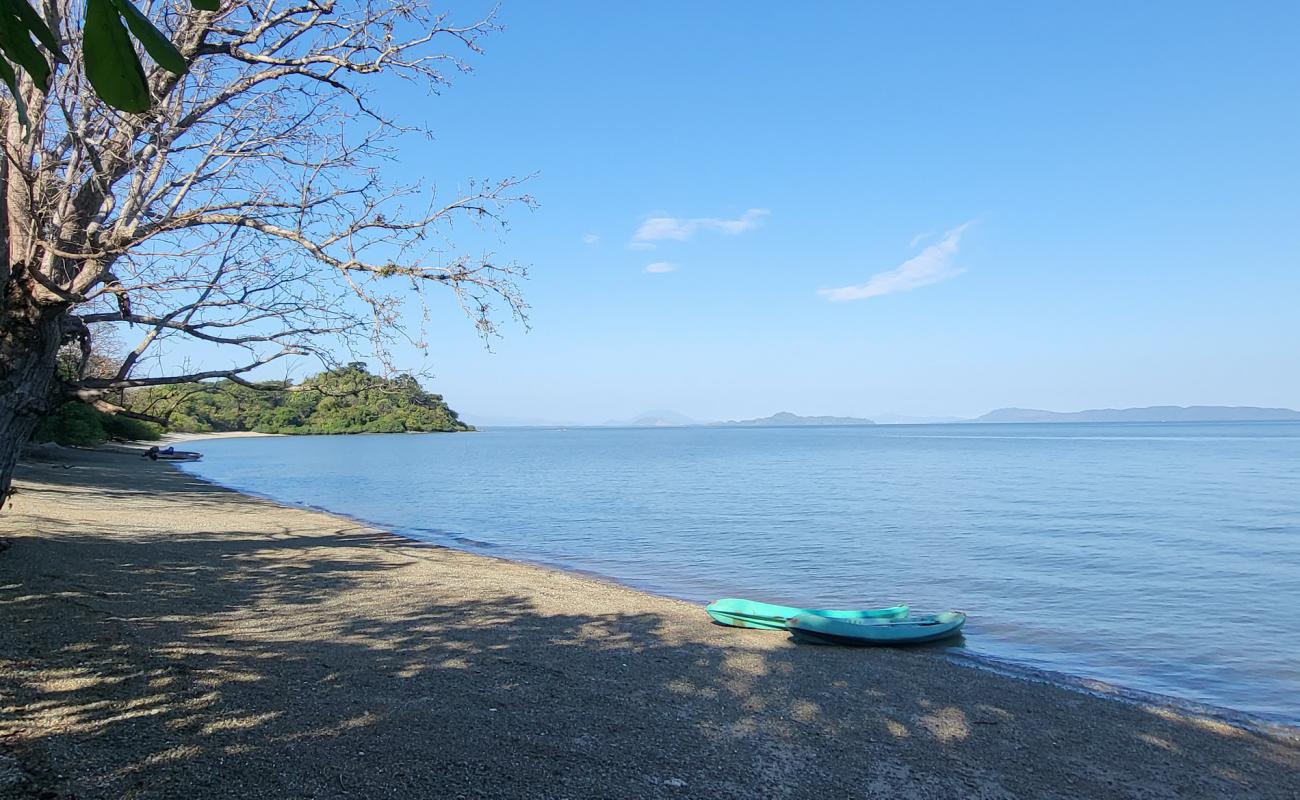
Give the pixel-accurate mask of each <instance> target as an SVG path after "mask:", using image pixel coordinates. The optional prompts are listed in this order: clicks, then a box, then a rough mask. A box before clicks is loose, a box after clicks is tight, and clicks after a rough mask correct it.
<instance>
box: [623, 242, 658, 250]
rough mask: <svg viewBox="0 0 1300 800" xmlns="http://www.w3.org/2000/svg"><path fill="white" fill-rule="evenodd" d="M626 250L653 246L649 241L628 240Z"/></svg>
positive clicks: (646, 248) (651, 248)
mask: <svg viewBox="0 0 1300 800" xmlns="http://www.w3.org/2000/svg"><path fill="white" fill-rule="evenodd" d="M627 249H628V250H653V249H655V246H654V245H652V244H650V243H649V242H628V245H627Z"/></svg>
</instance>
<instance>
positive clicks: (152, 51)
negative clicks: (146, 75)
mask: <svg viewBox="0 0 1300 800" xmlns="http://www.w3.org/2000/svg"><path fill="white" fill-rule="evenodd" d="M112 2H113V6H114V7H116V8H117V10H118V11H119V12H120V13H121V14H122V17H123V18H124V19H126V24H127V27H129V28H130V29H131V33H133V34H135V38H137V39H139V40H140V44H142V45H144V49H145V52H146V53H148V54H149V55H150V56H151V57H152V58H153V60H154V61H157V62H158V66H160V67H162V68H163V69H165V70H167V71H168V72H171V73H173V74H176V75H180V74H181V73H182V72H184V71H185V66H186V65H185V58H184V56H182V55H181V51H179V50H177V49H176V46H175V45H174V44H172V43H171V40H170V39H168V38H167V37H166V36H165V35H164V34H163V32H162V31H160V30H158V29H157V28H155V27H154V26H153V23H152V22H150V21H149V18H148V17H146V16H145V15H144V14H143V13H142V12H141V11H140V9H138V8H136V7H135V5H134V4H132V3H131V0H112Z"/></svg>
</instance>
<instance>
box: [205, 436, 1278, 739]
mask: <svg viewBox="0 0 1300 800" xmlns="http://www.w3.org/2000/svg"><path fill="white" fill-rule="evenodd" d="M200 449H202V450H203V452H204V453H205V460H204V461H202V462H200V463H198V464H192V465H186V469H190V470H191V471H193V472H196V473H198V474H200V475H202V476H204V477H207V478H210V479H213V480H216V481H218V482H220V483H222V484H225V485H227V486H231V487H234V488H238V489H244V490H250V491H254V492H257V493H260V494H263V495H267V496H270V497H272V498H275V499H277V500H281V501H285V502H290V503H304V504H307V505H312V506H317V507H320V508H324V509H327V510H330V511H335V512H340V513H344V514H348V515H351V516H354V517H357V518H361V519H364V520H367V521H370V522H373V523H376V524H378V525H380V526H384V527H387V528H389V529H391V530H396V531H399V532H402V533H405V534H407V535H409V536H412V537H416V538H419V539H426V540H428V541H432V542H437V543H441V544H450V545H454V546H459V547H464V548H469V549H474V550H480V551H483V552H488V553H492V554H494V555H501V556H507V557H516V558H525V559H530V560H535V561H541V562H544V563H548V564H553V565H557V566H561V567H569V568H577V569H582V570H587V571H591V572H596V573H600V574H602V575H606V576H609V577H611V578H614V579H616V580H618V581H621V582H623V583H626V584H629V585H632V586H636V587H640V588H644V589H649V590H652V591H656V592H661V593H665V594H670V595H675V596H679V597H684V598H687V599H693V600H708V599H712V598H716V597H720V596H744V597H751V598H755V599H763V600H770V601H775V602H783V603H789V604H792V605H800V606H839V607H845V606H848V607H860V606H867V605H882V604H887V603H890V602H893V601H896V600H902V601H906V602H908V603H910V604H911V605H912V606H913V607H914V608H917V609H920V610H941V609H946V608H959V609H964V610H966V611H968V612H969V613H970V614H971V618H970V622H969V623H968V625H967V629H966V636H965V638H964V642H963V643H962V644H960V645H959V646H961V647H964V648H966V649H967V650H969V651H973V652H975V653H979V654H984V655H988V656H992V657H995V658H1000V659H1008V660H1013V661H1016V662H1018V663H1022V664H1025V665H1028V666H1032V667H1036V668H1040V669H1047V670H1052V671H1058V672H1065V673H1069V674H1073V675H1077V676H1082V677H1086V678H1095V679H1099V680H1102V681H1106V682H1109V683H1113V684H1115V685H1118V686H1123V687H1129V688H1133V689H1137V690H1141V691H1148V692H1156V693H1160V694H1168V695H1173V696H1177V697H1181V698H1185V699H1189V700H1192V701H1196V702H1200V703H1207V704H1211V705H1216V706H1222V707H1226V708H1231V709H1236V710H1240V711H1245V712H1247V713H1250V714H1254V715H1258V716H1262V717H1265V718H1268V719H1272V720H1276V721H1282V722H1289V723H1292V724H1295V723H1300V623H1298V622H1297V620H1298V619H1300V616H1298V615H1297V610H1298V609H1300V424H1295V423H1228V424H1210V423H1198V424H1160V425H1143V424H1121V425H1107V424H1079V425H1073V424H1041V425H1038V424H1030V425H911V426H878V427H868V428H757V429H744V428H678V429H653V430H644V429H569V430H542V429H513V430H511V429H503V430H494V431H486V432H482V433H477V434H456V435H423V436H412V435H400V434H398V435H375V436H350V437H293V438H276V439H234V440H223V441H205V442H202V443H201V445H200ZM719 636H720V637H722V636H725V634H724V633H722V632H719Z"/></svg>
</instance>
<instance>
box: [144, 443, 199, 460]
mask: <svg viewBox="0 0 1300 800" xmlns="http://www.w3.org/2000/svg"><path fill="white" fill-rule="evenodd" d="M144 457H145V458H147V459H149V460H151V461H198V460H199V459H201V458H203V454H202V453H196V452H194V451H193V450H177V449H176V448H174V447H164V448H159V447H158V446H157V445H154V446H153V447H150V448H149V449H148V450H146V451H144Z"/></svg>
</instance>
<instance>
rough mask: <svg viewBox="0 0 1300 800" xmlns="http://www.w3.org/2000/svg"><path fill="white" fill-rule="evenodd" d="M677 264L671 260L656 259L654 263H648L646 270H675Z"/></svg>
mask: <svg viewBox="0 0 1300 800" xmlns="http://www.w3.org/2000/svg"><path fill="white" fill-rule="evenodd" d="M676 269H677V265H676V264H673V263H671V262H669V261H656V262H654V263H653V264H646V268H645V271H646V272H674V271H676Z"/></svg>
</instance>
